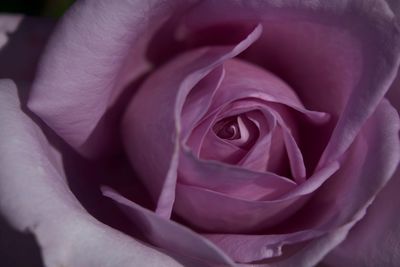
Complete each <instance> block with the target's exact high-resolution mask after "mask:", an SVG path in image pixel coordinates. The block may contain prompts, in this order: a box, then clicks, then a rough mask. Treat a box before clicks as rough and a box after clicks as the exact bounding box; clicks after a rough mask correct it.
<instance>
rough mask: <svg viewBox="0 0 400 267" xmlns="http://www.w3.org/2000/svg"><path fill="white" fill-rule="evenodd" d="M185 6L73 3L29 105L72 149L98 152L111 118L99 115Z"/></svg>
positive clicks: (139, 70) (108, 138)
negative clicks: (160, 31) (153, 38)
mask: <svg viewBox="0 0 400 267" xmlns="http://www.w3.org/2000/svg"><path fill="white" fill-rule="evenodd" d="M189 4H190V1H172V2H169V3H168V4H167V3H165V1H161V0H151V1H146V2H143V1H122V2H114V1H108V0H100V1H93V0H89V1H77V2H76V3H75V4H74V5H73V7H72V8H71V9H70V10H69V11H68V12H67V13H66V14H65V15H64V17H63V18H62V20H61V22H60V24H59V25H58V27H57V29H56V31H55V33H54V34H53V35H52V38H51V40H50V43H49V46H48V47H47V49H46V51H45V53H44V54H43V58H42V61H41V64H40V67H39V72H38V73H37V76H36V80H35V83H34V85H33V88H32V93H31V98H30V101H29V107H30V108H31V109H32V110H33V111H34V112H35V113H36V114H37V115H39V116H40V117H41V118H42V119H43V120H44V121H45V122H46V123H47V124H48V125H49V126H50V127H51V128H52V129H54V130H55V131H56V132H57V134H58V135H60V136H61V137H62V138H64V139H65V140H66V141H67V142H68V143H69V144H70V145H72V146H73V147H74V148H76V149H78V150H80V151H81V152H83V153H85V154H87V155H93V154H94V153H98V152H99V151H101V150H102V149H103V147H106V146H107V145H108V144H109V142H114V140H112V139H113V138H114V136H113V135H114V131H113V127H114V125H113V124H112V123H113V121H114V120H112V119H106V118H102V116H103V115H104V114H105V113H106V112H107V111H109V110H108V109H109V108H110V107H111V106H113V105H114V104H115V105H119V103H118V100H120V98H121V97H122V98H124V97H126V96H125V95H121V93H122V90H123V89H124V88H125V87H126V86H127V85H128V84H129V83H130V82H132V81H133V80H135V79H137V78H138V77H139V76H140V75H142V74H143V73H144V72H145V71H147V70H148V69H149V67H150V66H149V63H148V62H147V60H146V59H145V50H146V49H147V47H146V46H147V44H148V42H149V39H150V37H151V35H152V34H153V33H154V32H155V30H156V29H158V28H159V27H160V25H162V24H163V23H164V22H165V21H166V20H167V19H168V18H169V16H170V15H171V14H172V13H173V12H178V11H179V10H180V9H184V8H185V7H187V6H188V5H189ZM131 90H132V88H131ZM122 100H123V99H122ZM110 112H111V111H110ZM101 119H103V120H102V121H101V124H100V125H98V123H99V122H100V120H101ZM94 131H95V132H94ZM92 134H93V135H94V136H93V138H92V136H91V135H92ZM89 139H90V140H89ZM91 139H94V140H91Z"/></svg>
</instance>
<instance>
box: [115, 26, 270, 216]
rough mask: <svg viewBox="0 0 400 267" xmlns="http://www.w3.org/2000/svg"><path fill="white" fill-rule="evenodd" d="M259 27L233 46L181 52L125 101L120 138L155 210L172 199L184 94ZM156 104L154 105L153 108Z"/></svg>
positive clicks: (163, 210) (165, 212)
mask: <svg viewBox="0 0 400 267" xmlns="http://www.w3.org/2000/svg"><path fill="white" fill-rule="evenodd" d="M261 31H262V28H261V27H260V26H256V27H255V28H254V29H253V30H252V32H250V33H249V34H248V35H247V36H246V37H244V38H245V39H243V40H242V41H241V42H240V43H238V44H236V45H234V46H225V47H208V48H203V49H200V50H194V51H191V52H189V53H187V54H184V55H182V56H181V57H179V58H178V59H177V60H176V61H173V62H171V63H170V64H167V65H166V66H165V67H164V68H162V69H160V70H159V71H158V72H156V73H154V74H153V75H152V76H151V78H150V79H149V80H147V81H146V82H145V83H144V84H143V86H142V87H141V89H140V90H139V92H138V93H137V94H136V95H135V97H134V98H133V100H132V102H131V103H130V104H129V106H128V108H127V110H126V113H125V115H124V118H123V121H122V126H121V127H122V134H123V141H124V144H125V148H126V151H127V153H128V156H129V158H130V161H131V163H132V166H133V167H134V169H135V170H136V171H137V172H138V174H139V176H140V177H141V179H143V183H144V184H146V185H147V188H148V189H149V190H150V192H151V194H152V196H153V198H154V199H155V200H156V201H157V203H158V204H157V211H156V212H157V213H159V214H160V215H162V216H165V217H169V216H170V214H171V210H172V205H173V202H174V195H175V184H176V178H177V167H178V166H177V165H178V160H179V151H180V142H181V137H180V135H181V131H182V126H181V121H180V115H181V111H182V108H183V105H184V101H185V98H186V97H187V95H188V94H189V92H190V91H191V90H192V89H193V88H194V86H195V85H196V84H197V83H198V82H199V81H201V80H202V79H203V78H204V77H205V76H206V75H208V74H209V73H210V72H211V71H212V70H214V69H215V68H216V67H218V66H220V65H221V64H222V62H224V61H226V60H227V59H230V58H232V57H235V56H236V55H238V54H239V53H241V52H242V51H243V50H245V49H246V48H247V47H249V46H250V45H251V44H252V43H253V42H254V41H255V40H256V39H257V38H258V36H259V35H260V34H261ZM171 77H173V79H171ZM155 105H156V106H157V109H154V108H153V107H154V106H155ZM160 110H162V111H163V112H162V113H160ZM143 114H146V116H145V117H143ZM156 140H162V141H157V142H156ZM138 151H151V153H138Z"/></svg>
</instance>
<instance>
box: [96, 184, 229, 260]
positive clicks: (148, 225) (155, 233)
mask: <svg viewBox="0 0 400 267" xmlns="http://www.w3.org/2000/svg"><path fill="white" fill-rule="evenodd" d="M103 194H104V195H105V196H107V197H109V198H111V199H113V200H115V201H116V202H117V203H118V205H119V206H120V208H121V209H122V210H123V211H124V212H125V213H126V214H127V215H128V217H129V218H130V220H131V221H132V224H133V225H134V226H135V227H137V228H139V229H140V230H141V232H142V233H143V235H144V236H145V237H146V238H147V239H148V240H149V241H150V242H151V243H152V244H154V245H156V246H158V247H160V248H163V249H165V250H167V251H168V252H170V253H174V254H176V255H177V257H180V258H183V259H185V261H187V263H189V262H190V263H191V265H189V266H209V265H208V264H210V267H211V266H215V265H218V264H219V265H222V266H235V264H234V263H233V262H232V260H231V259H230V258H229V257H227V256H226V255H225V254H224V253H223V252H221V250H219V249H218V248H217V247H216V246H215V245H213V244H212V243H211V242H209V241H208V240H206V239H205V238H203V237H201V236H200V235H198V234H196V233H195V232H193V231H192V230H190V229H188V228H186V227H183V226H181V225H179V224H177V223H175V222H173V221H170V220H168V219H165V218H162V217H160V216H158V215H156V214H155V213H154V212H151V211H149V210H146V209H144V208H143V207H141V206H139V205H137V204H136V203H134V202H132V201H130V200H128V199H126V198H124V197H123V196H121V195H120V194H118V193H117V192H114V191H113V190H111V189H109V188H103ZM192 264H195V265H192ZM185 266H187V265H185Z"/></svg>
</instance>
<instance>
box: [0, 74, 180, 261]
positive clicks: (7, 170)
mask: <svg viewBox="0 0 400 267" xmlns="http://www.w3.org/2000/svg"><path fill="white" fill-rule="evenodd" d="M0 124H1V125H2V127H1V128H0V150H1V153H0V212H1V213H2V214H4V215H5V217H6V218H7V219H8V221H9V222H10V223H11V224H12V225H13V226H14V227H16V228H17V229H19V230H20V231H28V232H32V233H34V234H35V236H36V238H37V240H38V242H39V244H40V246H41V249H42V253H43V257H44V262H45V264H46V266H100V267H112V266H123V267H133V266H146V265H149V264H150V265H154V266H160V265H162V266H171V267H172V266H181V265H180V264H178V263H177V262H176V261H174V260H172V259H171V258H169V257H168V256H166V255H164V254H162V253H160V252H158V251H157V250H155V249H153V248H150V247H149V246H146V245H143V244H141V243H139V242H138V241H136V240H134V239H133V238H130V237H128V236H126V235H125V234H123V233H120V232H118V231H116V230H114V229H112V228H110V227H108V226H106V225H103V224H102V223H100V222H99V221H97V220H95V219H94V218H93V217H91V216H90V215H89V214H88V213H87V212H86V211H85V210H84V209H83V207H82V206H81V205H80V203H79V202H78V201H77V200H76V198H75V197H74V195H73V194H72V192H71V191H70V189H69V188H68V185H67V182H66V180H65V178H64V176H63V170H62V168H61V165H60V158H59V155H58V154H57V153H56V151H55V150H54V149H53V148H52V147H51V146H50V145H49V143H48V141H47V140H46V138H45V137H44V135H43V133H42V131H41V129H40V128H39V127H38V126H37V125H35V124H34V123H33V122H32V121H31V119H30V118H29V117H27V116H26V115H25V114H24V113H23V112H22V111H21V109H20V103H19V101H18V96H17V90H16V87H15V85H14V84H13V83H12V82H11V81H8V80H1V81H0Z"/></svg>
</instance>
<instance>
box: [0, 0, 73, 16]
mask: <svg viewBox="0 0 400 267" xmlns="http://www.w3.org/2000/svg"><path fill="white" fill-rule="evenodd" d="M73 2H74V0H1V1H0V12H1V13H22V14H26V15H29V16H46V17H59V16H61V15H62V14H63V13H64V11H65V10H66V9H67V8H68V7H69V6H70V5H71V4H72V3H73Z"/></svg>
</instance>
